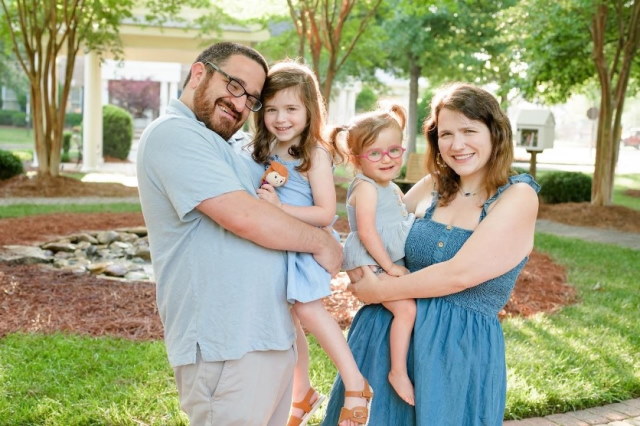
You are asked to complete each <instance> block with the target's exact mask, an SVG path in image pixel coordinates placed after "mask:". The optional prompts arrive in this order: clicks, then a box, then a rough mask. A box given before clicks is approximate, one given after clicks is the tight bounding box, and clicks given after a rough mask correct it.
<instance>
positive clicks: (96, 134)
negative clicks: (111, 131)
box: [82, 52, 104, 172]
mask: <svg viewBox="0 0 640 426" xmlns="http://www.w3.org/2000/svg"><path fill="white" fill-rule="evenodd" d="M83 103H84V107H83V118H82V171H85V172H88V171H94V170H96V169H97V168H98V166H100V165H102V163H103V161H104V159H103V158H102V75H101V72H100V59H99V58H98V55H97V54H96V53H95V52H89V53H87V54H85V56H84V99H83Z"/></svg>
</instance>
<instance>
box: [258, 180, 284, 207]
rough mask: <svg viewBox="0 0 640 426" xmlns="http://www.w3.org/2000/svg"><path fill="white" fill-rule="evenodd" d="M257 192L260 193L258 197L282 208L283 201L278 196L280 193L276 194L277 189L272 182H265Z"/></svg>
mask: <svg viewBox="0 0 640 426" xmlns="http://www.w3.org/2000/svg"><path fill="white" fill-rule="evenodd" d="M256 193H257V194H258V198H260V199H261V200H265V201H268V202H269V203H271V204H273V205H274V206H276V207H280V208H282V203H281V202H280V199H279V198H278V194H276V189H275V188H274V187H273V186H271V185H270V184H268V183H265V184H263V185H262V186H261V187H260V188H258V189H257V190H256Z"/></svg>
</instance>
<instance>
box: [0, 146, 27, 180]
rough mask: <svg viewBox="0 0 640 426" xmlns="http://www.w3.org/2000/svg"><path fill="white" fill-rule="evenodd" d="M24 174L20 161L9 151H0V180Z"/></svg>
mask: <svg viewBox="0 0 640 426" xmlns="http://www.w3.org/2000/svg"><path fill="white" fill-rule="evenodd" d="M22 173H24V167H22V160H20V158H18V157H17V156H15V155H13V153H11V152H9V151H4V150H2V149H0V180H4V179H9V178H12V177H14V176H17V175H19V174H22Z"/></svg>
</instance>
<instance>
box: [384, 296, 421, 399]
mask: <svg viewBox="0 0 640 426" xmlns="http://www.w3.org/2000/svg"><path fill="white" fill-rule="evenodd" d="M382 305H383V306H384V307H385V308H387V309H388V310H389V311H391V313H392V314H393V321H392V322H391V329H390V330H389V345H390V348H389V349H390V353H391V370H390V371H389V383H391V386H393V389H395V391H396V393H397V394H398V396H400V398H402V399H403V400H404V401H405V402H406V403H407V404H409V405H415V395H414V392H413V384H412V383H411V380H410V379H409V374H408V373H407V354H408V353H409V343H410V342H411V333H412V332H413V325H414V323H415V319H416V302H415V300H413V299H405V300H395V301H393V302H386V303H383V304H382Z"/></svg>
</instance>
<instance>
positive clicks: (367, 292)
mask: <svg viewBox="0 0 640 426" xmlns="http://www.w3.org/2000/svg"><path fill="white" fill-rule="evenodd" d="M360 270H361V271H362V278H361V279H359V280H358V281H355V282H352V283H351V284H349V285H348V286H347V290H349V291H350V292H351V293H353V295H354V296H356V297H357V298H358V299H360V301H361V302H363V303H365V304H367V305H368V304H371V303H380V302H384V301H385V299H384V297H383V294H382V290H383V289H384V287H386V284H383V283H382V280H380V279H379V278H378V277H377V276H376V274H374V273H373V271H372V270H371V269H369V267H368V266H363V267H361V268H360Z"/></svg>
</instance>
